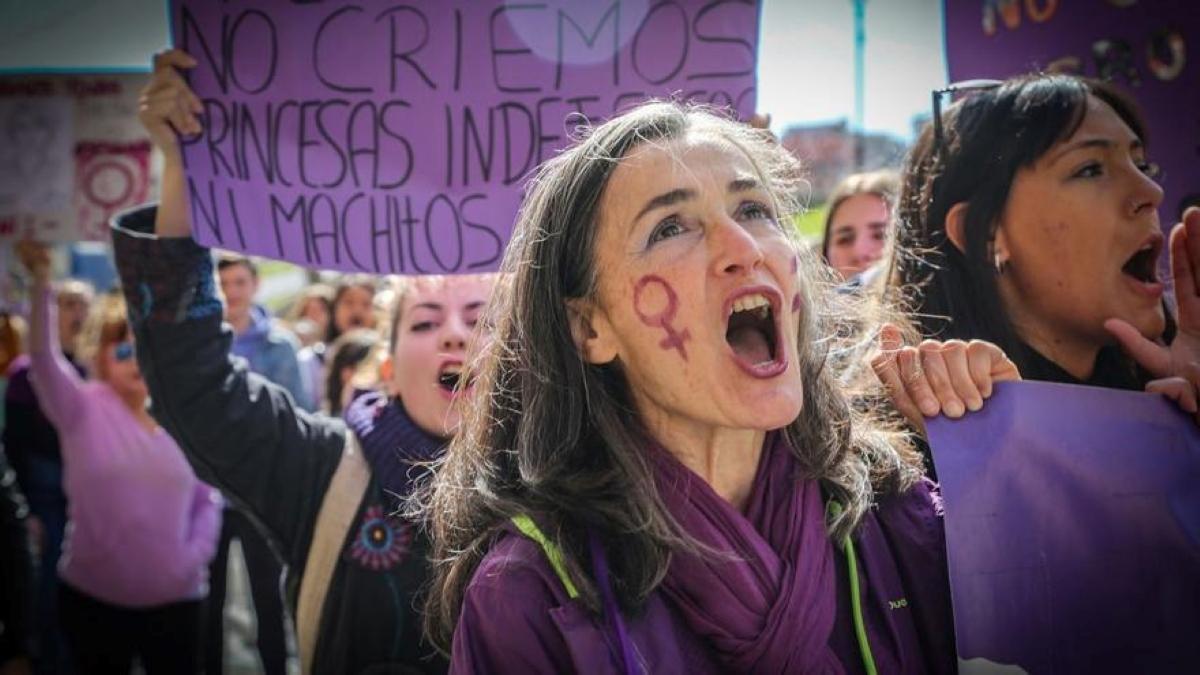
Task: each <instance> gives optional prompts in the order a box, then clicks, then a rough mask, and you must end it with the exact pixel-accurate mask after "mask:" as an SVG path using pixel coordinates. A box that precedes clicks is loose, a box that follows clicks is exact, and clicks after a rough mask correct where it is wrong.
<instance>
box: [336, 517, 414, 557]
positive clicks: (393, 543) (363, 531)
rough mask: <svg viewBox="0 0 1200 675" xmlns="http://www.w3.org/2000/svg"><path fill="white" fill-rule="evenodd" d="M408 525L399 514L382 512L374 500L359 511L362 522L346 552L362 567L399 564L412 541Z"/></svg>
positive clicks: (410, 528)
mask: <svg viewBox="0 0 1200 675" xmlns="http://www.w3.org/2000/svg"><path fill="white" fill-rule="evenodd" d="M412 538H413V531H412V527H411V526H410V525H409V524H408V523H405V522H404V521H403V520H401V519H400V518H396V517H394V516H388V515H384V513H383V507H382V506H380V505H378V504H376V505H374V506H371V507H368V508H367V510H366V512H365V513H363V519H362V525H360V526H359V528H358V534H357V535H356V536H355V537H354V540H353V541H352V542H351V543H350V550H349V552H348V553H349V556H350V558H352V559H353V560H355V561H356V562H358V563H359V564H360V565H362V566H363V567H366V568H367V569H369V570H372V571H375V572H384V571H387V570H390V569H392V568H393V567H395V566H396V565H399V564H400V562H401V561H403V560H404V558H405V557H406V556H407V554H408V550H409V546H410V545H411V544H412Z"/></svg>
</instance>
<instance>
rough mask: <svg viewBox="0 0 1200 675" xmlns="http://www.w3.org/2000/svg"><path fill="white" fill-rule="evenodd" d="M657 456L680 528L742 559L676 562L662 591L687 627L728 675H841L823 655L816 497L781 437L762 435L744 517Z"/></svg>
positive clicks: (828, 588) (821, 537)
mask: <svg viewBox="0 0 1200 675" xmlns="http://www.w3.org/2000/svg"><path fill="white" fill-rule="evenodd" d="M654 455H655V457H656V458H657V461H656V464H657V471H658V480H659V485H660V487H661V490H662V495H663V499H664V501H665V502H666V505H667V507H668V508H669V509H670V510H671V513H672V515H674V517H675V518H676V519H677V520H678V521H679V523H680V525H681V526H683V528H684V529H685V530H686V531H687V532H688V533H689V534H690V535H691V536H693V537H695V538H696V539H697V540H699V541H700V542H701V543H703V544H705V545H707V546H708V547H710V548H712V549H714V550H717V551H727V552H729V553H732V554H733V555H735V556H737V558H738V559H737V560H728V559H724V558H718V557H715V556H709V555H693V554H675V555H674V556H673V557H672V559H671V566H670V568H669V570H668V571H667V577H666V579H665V581H664V582H663V586H662V590H663V592H664V593H665V594H666V596H667V598H669V600H670V601H671V603H672V604H673V605H674V606H675V607H676V609H677V610H678V611H679V613H680V615H681V616H682V617H683V619H684V620H685V621H686V622H687V624H688V625H689V626H690V627H691V629H692V630H693V631H694V632H695V633H696V634H697V635H699V636H701V637H702V638H704V640H705V641H706V642H707V643H708V644H710V645H712V647H713V653H714V655H715V656H716V657H717V658H718V659H719V660H720V661H721V663H722V664H723V665H724V666H725V667H726V668H727V669H729V670H731V671H736V672H764V673H784V672H787V673H800V672H803V673H841V672H843V670H842V665H841V663H840V662H839V661H838V658H837V656H836V655H835V654H834V653H833V651H832V650H831V649H830V648H829V637H830V634H831V633H832V632H833V626H834V616H835V614H836V611H837V599H836V595H835V594H836V583H835V576H834V574H835V571H834V565H835V562H834V557H833V548H832V544H831V543H830V541H829V536H828V533H827V530H826V527H825V506H824V503H823V501H822V498H821V489H820V487H819V486H818V484H817V482H816V481H814V480H805V479H802V478H801V477H800V476H799V475H798V467H797V465H796V462H795V460H794V458H793V457H792V453H791V452H790V451H789V450H788V448H787V446H786V442H785V441H784V440H783V436H782V434H778V433H771V434H769V435H768V436H767V439H766V442H765V443H764V445H763V456H762V458H761V460H760V461H759V466H758V474H757V475H756V476H755V478H754V487H753V491H752V493H751V495H750V499H749V502H748V504H747V508H746V514H745V515H742V514H741V513H738V511H737V510H736V509H735V508H734V507H733V506H732V505H730V504H729V502H727V501H725V500H724V499H722V498H721V497H720V496H719V495H717V493H716V492H714V491H713V490H712V488H711V487H709V485H708V484H707V483H705V482H704V480H703V479H701V478H700V477H699V476H697V475H696V474H695V473H693V472H692V471H690V470H688V469H687V468H686V467H684V466H683V465H682V464H680V463H679V462H678V461H677V460H675V459H674V458H673V457H671V456H670V455H669V454H668V453H666V452H657V453H654Z"/></svg>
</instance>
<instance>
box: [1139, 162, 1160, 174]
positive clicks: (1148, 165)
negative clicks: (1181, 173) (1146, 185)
mask: <svg viewBox="0 0 1200 675" xmlns="http://www.w3.org/2000/svg"><path fill="white" fill-rule="evenodd" d="M1137 168H1138V170H1139V171H1141V172H1142V173H1144V174H1146V175H1147V176H1149V177H1150V178H1160V177H1162V168H1161V167H1159V166H1158V165H1157V164H1155V163H1154V162H1148V161H1146V160H1144V159H1139V160H1137Z"/></svg>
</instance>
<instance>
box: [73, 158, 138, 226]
mask: <svg viewBox="0 0 1200 675" xmlns="http://www.w3.org/2000/svg"><path fill="white" fill-rule="evenodd" d="M75 180H76V188H75V209H76V227H77V228H78V229H79V232H80V234H81V236H82V237H83V238H84V239H104V238H105V237H106V236H107V234H108V222H109V220H110V219H111V218H112V217H113V216H114V215H115V214H116V213H117V212H118V211H121V210H123V209H127V208H129V207H131V206H135V205H137V204H142V203H145V202H146V201H147V199H148V198H149V192H150V142H149V141H134V142H131V143H104V142H88V141H81V142H79V143H77V144H76V145H75Z"/></svg>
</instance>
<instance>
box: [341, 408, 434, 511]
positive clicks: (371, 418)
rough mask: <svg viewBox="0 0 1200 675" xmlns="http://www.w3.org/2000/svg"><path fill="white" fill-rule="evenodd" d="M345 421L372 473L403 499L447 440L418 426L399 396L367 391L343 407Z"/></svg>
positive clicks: (387, 490) (391, 492)
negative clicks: (391, 397)
mask: <svg viewBox="0 0 1200 675" xmlns="http://www.w3.org/2000/svg"><path fill="white" fill-rule="evenodd" d="M345 419H346V424H347V425H348V426H349V427H350V429H351V430H352V431H353V432H354V434H355V435H356V436H358V441H359V443H360V444H361V445H362V449H363V456H364V457H366V459H367V463H368V464H370V465H371V475H372V476H374V477H375V479H376V480H377V481H378V482H379V486H380V487H382V488H383V489H384V490H385V491H386V492H388V493H389V494H392V495H394V496H395V497H396V498H397V499H399V500H403V499H405V498H407V497H408V495H409V494H410V493H411V492H412V487H413V483H414V482H415V481H416V480H417V479H418V478H419V477H420V476H423V475H424V474H425V473H427V472H428V470H429V467H428V463H429V462H430V461H432V460H434V459H436V458H437V457H438V455H439V454H441V451H442V448H444V447H445V446H446V441H444V440H442V439H440V438H437V437H435V436H432V435H430V434H428V433H426V432H425V430H424V429H422V428H421V427H419V426H417V424H416V423H415V422H413V421H412V418H411V417H409V416H408V411H407V410H405V409H404V405H403V404H402V403H400V400H399V399H389V398H388V397H387V396H386V395H385V394H383V393H380V392H370V393H366V394H363V395H361V396H359V397H357V398H355V399H354V401H353V402H351V404H350V405H349V406H348V407H347V408H346V413H345Z"/></svg>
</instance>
